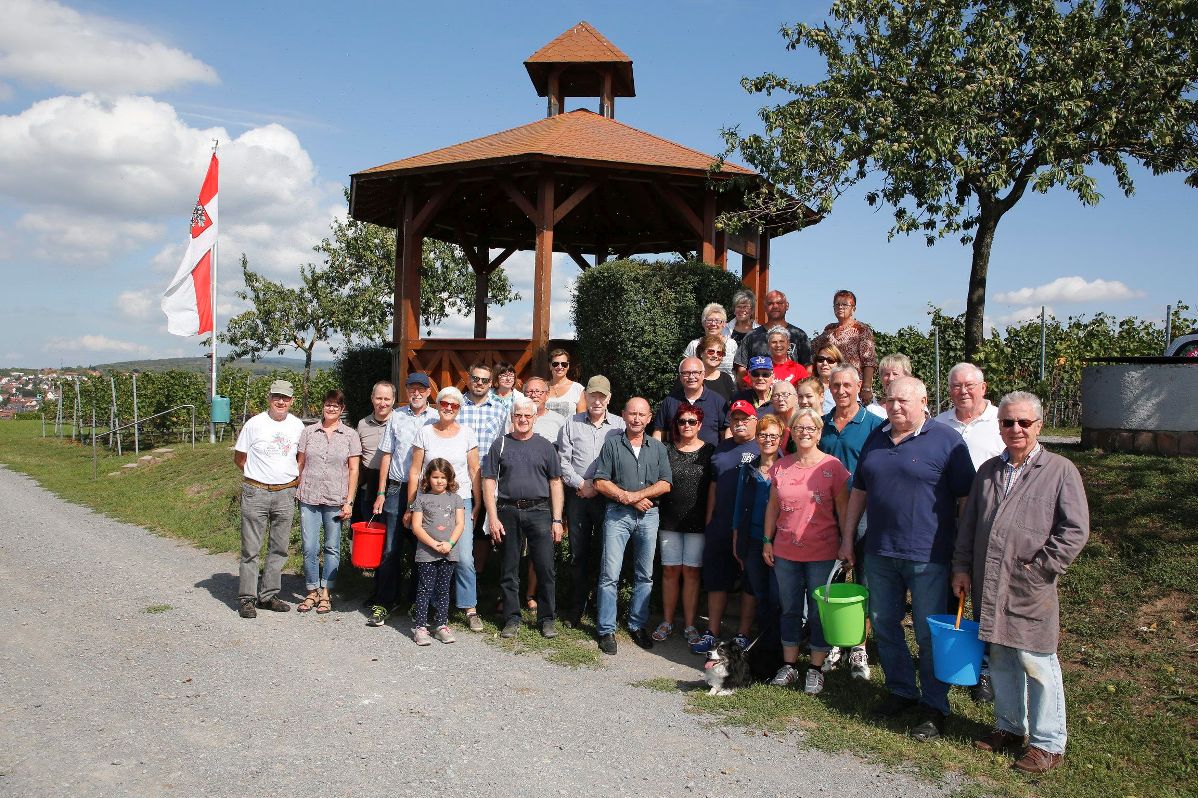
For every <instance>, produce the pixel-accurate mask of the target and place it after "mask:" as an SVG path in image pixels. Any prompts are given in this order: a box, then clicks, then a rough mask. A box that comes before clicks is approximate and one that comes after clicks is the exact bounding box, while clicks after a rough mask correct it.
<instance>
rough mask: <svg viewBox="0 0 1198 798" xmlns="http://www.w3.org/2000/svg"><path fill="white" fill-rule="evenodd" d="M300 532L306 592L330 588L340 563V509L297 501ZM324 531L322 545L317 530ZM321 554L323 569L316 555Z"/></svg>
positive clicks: (335, 579)
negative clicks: (298, 503) (301, 535)
mask: <svg viewBox="0 0 1198 798" xmlns="http://www.w3.org/2000/svg"><path fill="white" fill-rule="evenodd" d="M299 508H300V532H302V533H303V539H304V582H305V583H306V585H307V589H308V590H315V589H316V588H318V587H327V588H332V587H333V586H334V585H335V584H337V569H338V566H339V565H340V564H341V507H340V506H338V505H335V504H305V503H304V502H300V506H299ZM321 529H323V530H324V546H321V544H320V531H321ZM321 552H324V566H323V570H322V567H321V564H320V554H321Z"/></svg>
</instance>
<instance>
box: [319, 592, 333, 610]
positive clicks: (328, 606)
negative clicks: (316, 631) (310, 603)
mask: <svg viewBox="0 0 1198 798" xmlns="http://www.w3.org/2000/svg"><path fill="white" fill-rule="evenodd" d="M332 611H333V603H332V602H331V601H329V591H328V590H322V591H320V599H319V600H318V601H317V602H316V614H317V615H325V614H327V613H330V612H332Z"/></svg>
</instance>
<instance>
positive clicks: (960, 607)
mask: <svg viewBox="0 0 1198 798" xmlns="http://www.w3.org/2000/svg"><path fill="white" fill-rule="evenodd" d="M964 613H965V591H964V590H962V591H961V592H960V593H959V594H958V596H957V625H956V626H954V627H953V628H954V629H960V628H961V616H962V615H963V614H964Z"/></svg>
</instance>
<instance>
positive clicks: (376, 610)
mask: <svg viewBox="0 0 1198 798" xmlns="http://www.w3.org/2000/svg"><path fill="white" fill-rule="evenodd" d="M390 614H391V613H389V612H387V608H386V607H382V606H379V605H378V604H375V605H374V606H373V607H371V608H370V620H368V621H367V622H366V625H367V626H383V625H384V624H386V623H387V616H388V615H390Z"/></svg>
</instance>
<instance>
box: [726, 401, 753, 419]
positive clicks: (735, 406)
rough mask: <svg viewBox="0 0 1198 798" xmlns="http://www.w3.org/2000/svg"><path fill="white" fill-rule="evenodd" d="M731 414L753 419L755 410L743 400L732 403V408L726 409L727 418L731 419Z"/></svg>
mask: <svg viewBox="0 0 1198 798" xmlns="http://www.w3.org/2000/svg"><path fill="white" fill-rule="evenodd" d="M733 413H744V414H745V415H746V416H748V417H749V418H755V417H756V416H757V408H755V407H753V405H752V404H750V403H749V402H748V401H747V400H745V399H737V400H736V401H735V402H733V403H732V407H730V408H728V417H729V418H731V417H732V414H733Z"/></svg>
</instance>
